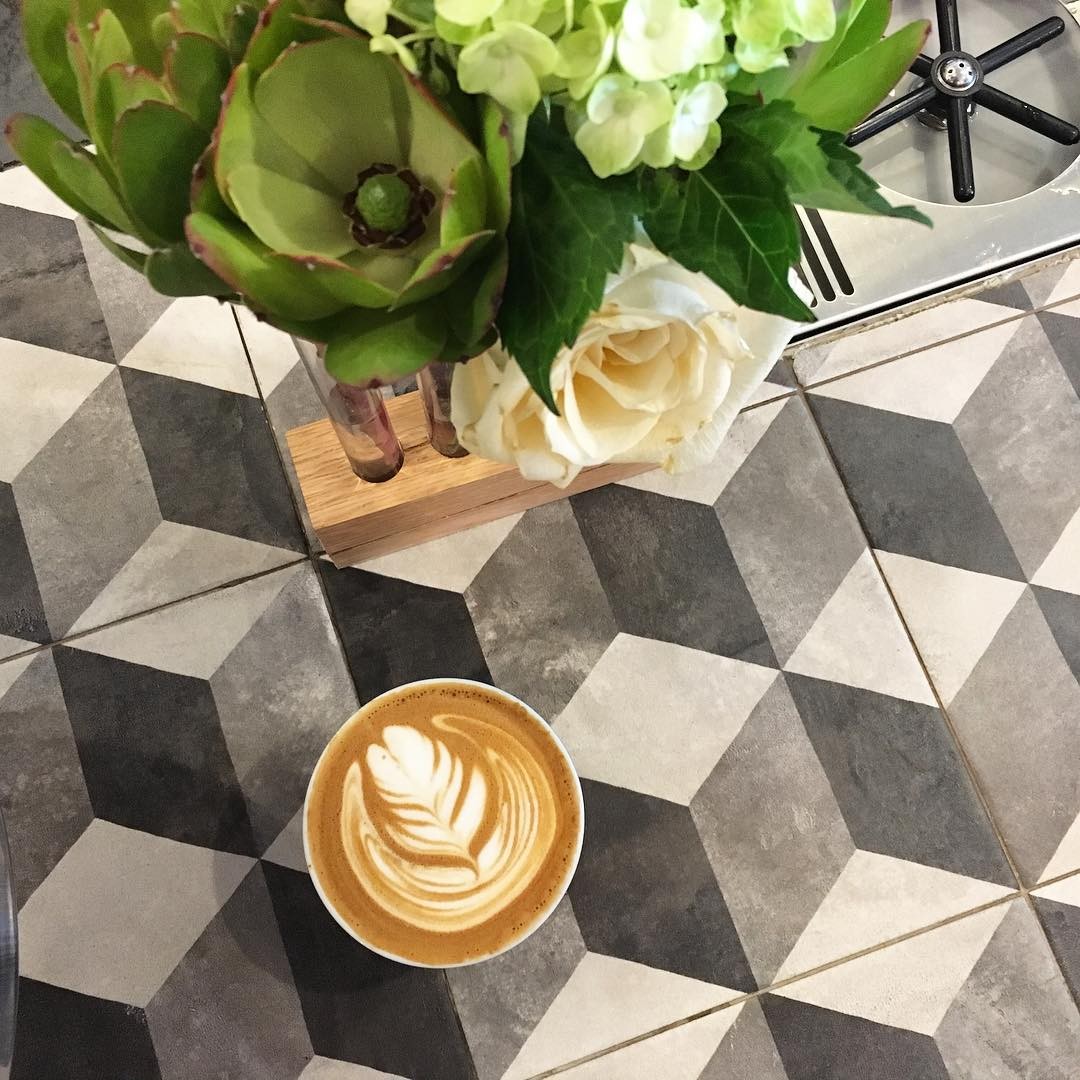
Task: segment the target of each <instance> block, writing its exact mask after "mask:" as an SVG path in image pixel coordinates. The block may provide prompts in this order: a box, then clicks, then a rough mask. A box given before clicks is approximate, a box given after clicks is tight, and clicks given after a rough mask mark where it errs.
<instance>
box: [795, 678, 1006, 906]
mask: <svg viewBox="0 0 1080 1080" xmlns="http://www.w3.org/2000/svg"><path fill="white" fill-rule="evenodd" d="M784 677H785V679H786V680H787V683H788V686H789V688H790V690H791V696H792V697H793V698H794V700H795V704H796V706H797V707H798V710H799V713H800V715H801V716H802V719H803V723H804V725H805V727H806V732H807V734H808V735H809V736H810V741H811V742H812V743H813V745H814V750H815V751H816V753H817V756H818V760H819V761H820V762H821V766H822V768H823V769H824V770H825V773H826V775H827V776H828V778H829V784H830V786H831V787H832V791H833V795H834V796H835V797H836V801H837V803H838V804H839V806H840V811H841V813H842V814H843V815H844V821H845V822H846V824H847V827H848V831H849V832H850V833H851V838H852V840H854V842H855V845H856V847H859V848H862V849H863V850H866V851H876V852H878V853H879V854H882V855H891V856H893V857H894V858H898V859H908V860H910V861H912V862H917V863H923V864H925V865H927V866H936V867H939V868H940V869H942V870H951V871H952V872H953V873H957V874H966V875H967V876H969V877H976V878H981V879H982V880H984V881H992V882H995V883H997V884H1000V885H1006V886H1013V885H1014V884H1015V882H1014V880H1013V877H1012V874H1011V872H1010V870H1009V867H1008V863H1007V862H1006V860H1005V856H1004V853H1003V852H1002V850H1001V848H1000V846H999V844H998V842H997V839H996V837H995V836H994V832H993V829H992V828H991V825H990V821H989V819H988V818H987V817H986V814H985V813H984V812H983V809H982V806H981V805H980V803H979V800H978V797H977V796H976V794H975V789H974V788H973V787H972V785H971V781H970V780H969V779H968V776H967V773H966V771H965V769H964V765H963V763H962V761H961V759H960V756H959V754H958V753H957V751H956V748H955V746H954V745H953V741H952V737H951V736H950V734H949V731H948V728H946V726H945V722H944V720H943V719H942V716H941V714H940V712H938V710H937V709H934V708H931V707H929V706H927V705H920V704H918V703H917V702H914V701H903V700H901V699H899V698H893V697H886V696H885V695H883V694H875V693H872V692H871V691H869V690H860V689H857V688H855V687H852V686H844V685H842V684H840V683H831V682H823V681H822V680H820V679H811V678H807V677H806V676H803V675H793V674H791V673H788V674H786V675H785V676H784Z"/></svg>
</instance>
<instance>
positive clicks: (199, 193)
mask: <svg viewBox="0 0 1080 1080" xmlns="http://www.w3.org/2000/svg"><path fill="white" fill-rule="evenodd" d="M191 209H192V210H198V211H202V212H204V213H207V214H213V215H214V217H219V218H229V217H231V216H232V211H231V210H230V209H229V207H228V206H226V205H225V200H224V199H223V198H222V197H221V192H220V191H218V189H217V184H216V183H214V156H213V148H212V147H209V146H208V147H207V148H206V150H204V151H203V155H202V157H201V158H199V160H198V162H196V164H195V168H194V169H193V170H192V173H191Z"/></svg>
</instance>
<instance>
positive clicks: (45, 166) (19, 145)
mask: <svg viewBox="0 0 1080 1080" xmlns="http://www.w3.org/2000/svg"><path fill="white" fill-rule="evenodd" d="M5 134H6V135H7V139H8V142H10V143H11V146H12V149H14V151H15V153H16V154H18V155H19V158H20V159H21V160H22V162H23V164H24V165H26V167H27V168H28V169H29V170H30V171H31V172H32V173H33V174H34V175H35V176H36V177H37V178H38V179H39V180H40V181H41V182H42V183H43V184H44V185H45V186H46V187H47V188H48V189H49V190H50V191H51V192H52V193H53V194H54V195H56V196H57V198H59V199H63V201H64V202H66V203H67V204H68V206H70V207H71V208H72V209H73V210H75V211H77V212H78V213H80V214H82V216H83V217H85V218H87V219H88V220H89V221H92V222H94V223H95V224H97V225H104V226H105V227H106V228H114V227H115V223H114V222H113V221H110V220H109V219H108V218H107V217H105V216H104V215H102V214H100V213H99V212H98V211H97V209H95V207H94V206H93V205H92V203H91V202H90V200H89V199H88V198H87V196H86V195H84V194H83V193H82V192H81V191H79V190H78V188H75V187H72V186H71V183H70V182H69V181H68V180H66V179H65V178H64V177H62V176H61V175H60V173H59V172H58V171H57V169H56V165H55V163H54V161H53V147H54V146H57V145H60V146H67V147H72V146H73V144H72V142H71V140H70V139H68V137H67V136H66V135H65V134H64V133H63V132H62V131H61V130H60V129H59V128H57V127H54V126H53V125H52V124H50V123H49V122H48V121H47V120H42V119H41V117H39V116H30V115H28V114H26V113H19V114H16V115H15V116H13V117H11V119H9V120H8V122H7V126H6V128H5Z"/></svg>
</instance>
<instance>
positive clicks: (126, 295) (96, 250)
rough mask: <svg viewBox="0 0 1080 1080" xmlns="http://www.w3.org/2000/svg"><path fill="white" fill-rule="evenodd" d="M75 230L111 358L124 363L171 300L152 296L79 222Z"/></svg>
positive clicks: (134, 273) (144, 283)
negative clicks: (110, 347)
mask: <svg viewBox="0 0 1080 1080" xmlns="http://www.w3.org/2000/svg"><path fill="white" fill-rule="evenodd" d="M75 228H76V229H77V230H78V233H79V240H80V241H81V243H82V249H83V255H84V258H85V259H86V268H87V271H88V272H89V274H90V280H91V281H92V282H93V285H94V292H95V294H96V295H97V300H98V304H99V305H100V307H101V313H102V316H103V318H104V320H105V325H106V327H107V328H108V332H109V338H110V340H111V342H112V354H113V356H114V357H115V358H116V359H117V360H118V361H119V360H123V359H124V357H125V356H127V354H128V353H129V352H130V351H131V349H132V347H133V346H134V345H136V344H137V343H138V342H139V340H140V339H141V338H142V337H143V335H144V334H146V332H147V331H148V330H149V329H150V328H151V327H152V326H153V325H154V323H155V322H157V320H158V319H159V318H160V317H161V315H162V314H164V312H165V311H166V310H167V309H168V307H169V306H170V305H171V304H172V302H173V300H172V298H171V297H168V296H162V295H161V293H158V292H155V291H154V290H153V289H152V288H151V287H150V283H149V282H148V281H147V280H146V278H145V277H144V276H143V275H142V274H140V273H139V272H138V271H137V270H133V269H132V268H131V267H130V266H127V265H125V264H124V263H122V262H121V261H120V260H119V259H117V258H116V257H115V256H114V255H111V254H109V252H108V251H106V250H105V248H104V246H103V245H102V243H101V241H100V240H99V239H98V238H97V237H96V236H95V235H94V234H93V232H91V230H90V226H89V225H87V223H86V222H85V221H84V220H83V219H82V218H79V219H78V220H77V221H76V222H75Z"/></svg>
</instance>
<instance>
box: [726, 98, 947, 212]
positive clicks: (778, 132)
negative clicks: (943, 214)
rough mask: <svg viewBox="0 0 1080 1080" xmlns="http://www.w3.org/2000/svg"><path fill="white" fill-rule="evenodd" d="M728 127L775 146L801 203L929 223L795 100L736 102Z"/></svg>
mask: <svg viewBox="0 0 1080 1080" xmlns="http://www.w3.org/2000/svg"><path fill="white" fill-rule="evenodd" d="M724 124H725V129H726V130H727V131H728V132H731V131H732V130H737V131H741V132H742V133H743V134H745V135H748V136H750V137H751V138H753V139H756V140H757V141H758V142H759V143H762V144H763V145H765V146H768V147H771V149H772V153H773V155H774V157H775V159H776V161H777V163H778V164H779V165H780V166H781V168H782V170H783V173H784V180H785V183H786V186H787V191H788V195H789V197H790V198H791V201H792V202H796V203H799V204H800V205H801V206H813V207H816V208H817V209H819V210H840V211H846V212H848V213H853V214H881V215H883V216H886V217H897V218H907V219H908V220H911V221H919V222H923V223H925V224H929V219H927V218H926V217H925V216H924V215H923V214H921V213H920V212H919V211H918V210H916V209H915V208H914V207H911V206H900V207H894V206H891V205H890V204H889V203H888V202H886V200H885V199H884V198H883V197H882V196H881V195H880V194H879V192H878V185H877V184H876V183H875V182H874V181H873V180H872V179H871V178H870V177H869V176H867V174H866V173H865V172H863V171H862V169H861V167H860V165H859V156H858V154H856V153H855V152H854V151H853V150H850V149H848V147H846V146H845V145H844V136H843V135H842V134H841V133H840V132H838V131H820V130H818V129H816V128H811V127H810V124H809V121H808V120H807V119H806V117H805V116H803V115H802V114H801V113H799V112H796V110H795V106H794V105H793V104H792V103H791V102H790V101H772V102H770V103H769V104H768V105H765V106H763V107H745V106H736V107H735V108H732V109H730V110H729V111H728V112H727V113H726V114H725V117H724Z"/></svg>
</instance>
